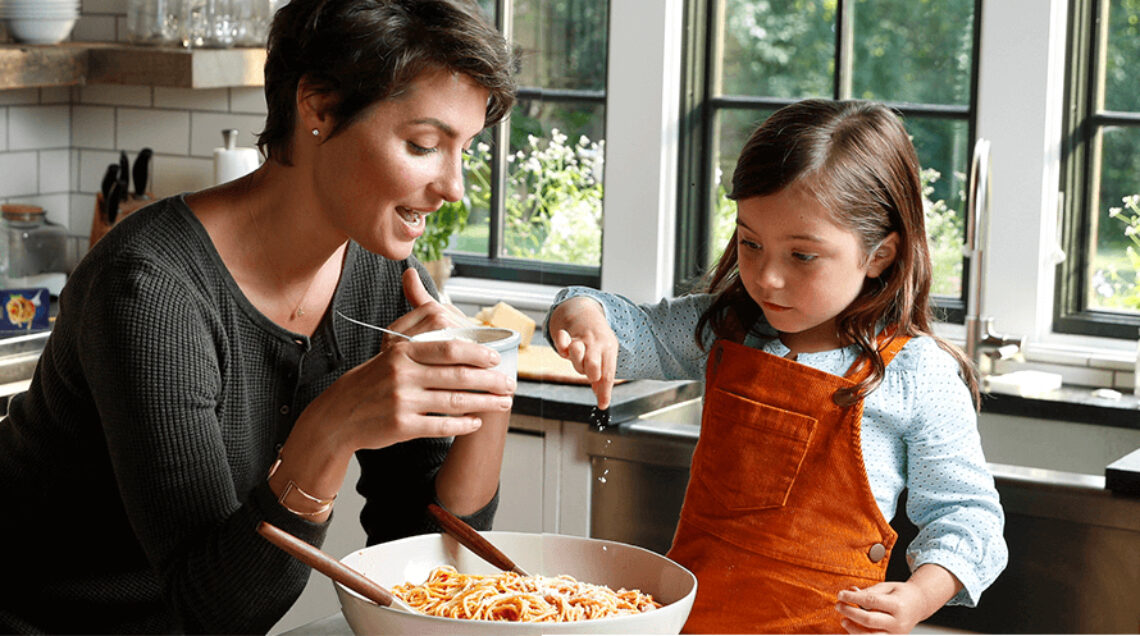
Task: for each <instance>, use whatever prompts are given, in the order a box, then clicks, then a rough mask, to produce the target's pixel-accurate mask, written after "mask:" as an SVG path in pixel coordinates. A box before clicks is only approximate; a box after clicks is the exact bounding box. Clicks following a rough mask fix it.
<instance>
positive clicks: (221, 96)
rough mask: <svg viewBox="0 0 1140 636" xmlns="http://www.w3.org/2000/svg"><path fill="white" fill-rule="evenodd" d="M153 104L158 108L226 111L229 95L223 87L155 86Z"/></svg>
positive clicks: (228, 105) (228, 104)
mask: <svg viewBox="0 0 1140 636" xmlns="http://www.w3.org/2000/svg"><path fill="white" fill-rule="evenodd" d="M154 105H155V106H157V107H159V108H180V109H183V110H216V111H221V112H226V111H228V110H229V109H230V95H229V91H227V90H226V89H224V88H212V89H192V88H164V87H161V86H156V87H155V88H154Z"/></svg>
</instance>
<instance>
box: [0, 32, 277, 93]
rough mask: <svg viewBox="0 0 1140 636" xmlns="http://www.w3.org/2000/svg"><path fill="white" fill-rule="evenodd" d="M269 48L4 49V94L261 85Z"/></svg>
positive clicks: (0, 76) (0, 60) (0, 84)
mask: <svg viewBox="0 0 1140 636" xmlns="http://www.w3.org/2000/svg"><path fill="white" fill-rule="evenodd" d="M264 66H265V49H264V48H233V49H194V50H188V49H181V48H172V47H170V48H168V47H143V46H130V45H124V44H113V43H101V42H67V43H63V44H53V45H30V44H0V90H2V89H12V88H32V87H46V86H75V85H83V84H131V85H138V86H168V87H176V88H224V87H230V86H262V85H263V83H264V76H263V70H264Z"/></svg>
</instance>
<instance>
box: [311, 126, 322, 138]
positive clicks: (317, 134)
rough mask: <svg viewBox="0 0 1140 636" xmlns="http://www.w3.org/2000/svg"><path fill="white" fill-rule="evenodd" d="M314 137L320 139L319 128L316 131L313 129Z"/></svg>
mask: <svg viewBox="0 0 1140 636" xmlns="http://www.w3.org/2000/svg"><path fill="white" fill-rule="evenodd" d="M313 136H314V137H320V136H321V131H320V129H319V128H314V129H313Z"/></svg>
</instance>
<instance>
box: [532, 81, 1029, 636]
mask: <svg viewBox="0 0 1140 636" xmlns="http://www.w3.org/2000/svg"><path fill="white" fill-rule="evenodd" d="M730 198H732V199H733V200H735V201H736V202H737V206H738V213H737V227H736V232H735V234H734V235H733V237H732V240H731V241H730V242H729V244H728V246H727V247H726V249H725V252H724V255H723V256H722V257H721V260H720V262H719V263H718V265H717V267H716V270H715V271H714V273H713V275H712V277H711V281H710V283H709V286H708V290H707V293H704V294H694V295H690V296H685V297H681V298H678V299H675V300H664V301H662V302H660V303H659V304H656V305H643V306H637V305H634V304H633V303H631V302H630V301H628V300H627V299H625V298H622V297H620V296H615V295H611V294H604V293H601V292H596V291H593V290H589V289H585V288H569V289H566V290H563V291H562V292H561V293H560V294H559V297H558V298H557V299H556V301H555V305H554V307H553V308H552V310H551V313H550V315H549V316H548V324H547V333H548V334H551V335H552V341H553V344H554V345H555V347H556V348H557V349H558V351H559V352H560V353H561V354H562V355H564V356H565V357H567V358H569V359H570V360H571V361H572V362H573V363H574V365H575V367H576V368H578V370H579V371H581V372H582V373H585V374H586V375H587V376H589V378H590V380H591V381H592V383H593V387H594V391H595V393H596V394H597V396H598V405H599V406H600V407H603V408H604V407H606V406H608V405H609V399H610V391H611V389H612V386H613V380H614V377H615V373H616V374H618V375H620V376H621V377H625V378H669V379H677V378H694V379H695V378H701V377H703V378H704V380H705V399H704V414H703V418H702V421H701V435H700V440H699V442H698V443H697V448H696V451H695V453H694V455H693V463H692V470H691V478H690V481H689V487H688V490H687V492H686V495H685V503H684V506H683V509H682V511H681V518H680V522H679V525H678V528H677V533H676V535H675V537H674V540H673V547H672V549H671V550H670V552H669V556H670V557H671V558H673V559H675V560H677V561H678V562H680V563H681V564H683V565H685V566H686V567H688V568H690V569H691V570H692V571H693V572H694V573H695V574H696V575H697V578H698V580H699V588H698V591H697V599H696V603H695V604H694V606H693V611H692V613H691V615H690V617H689V621H688V623H687V624H686V626H685V630H686V631H688V632H760V633H775V632H801V633H802V632H831V633H834V632H841V631H843V630H846V631H848V632H851V633H862V632H865V631H887V632H896V633H901V632H908V631H910V630H911V628H913V627H914V626H915V624H917V623H918V622H920V621H922V620H924V619H926V618H927V617H929V616H930V615H931V614H933V613H934V612H935V611H936V610H938V609H939V608H940V607H942V606H943V605H944V604H946V603H947V602H950V603H952V604H965V605H970V606H972V605H974V604H976V603H977V601H978V597H979V596H980V595H981V593H982V591H983V590H984V589H985V588H986V587H987V586H989V585H990V583H992V582H993V580H994V579H995V578H996V577H997V575H998V573H1000V572H1001V570H1002V569H1003V568H1004V567H1005V563H1006V559H1007V552H1006V545H1005V542H1004V540H1003V538H1002V527H1003V523H1004V516H1003V513H1002V509H1001V506H1000V504H999V503H998V495H997V492H996V490H995V488H994V483H993V478H992V477H991V475H990V474H989V472H988V471H987V469H986V464H985V458H984V457H983V454H982V448H981V443H980V439H979V437H978V432H977V429H976V413H975V410H974V405H975V403H976V400H977V382H976V378H975V373H974V370H973V368H972V367H971V365H970V364H969V362H968V361H967V360H966V359H965V357H964V356H963V355H962V354H961V352H959V351H958V350H957V349H955V348H954V347H953V346H951V345H949V344H948V343H946V342H944V341H942V340H940V339H939V338H937V337H936V336H934V335H933V333H932V331H931V327H930V323H931V312H930V306H929V296H930V277H931V266H930V255H929V251H928V248H927V244H926V232H925V228H924V223H923V206H922V197H921V189H920V184H919V168H918V160H917V158H916V156H915V152H914V148H913V146H912V145H911V143H910V140H909V138H908V136H907V133H906V130H905V129H904V127H903V126H902V124H901V122H900V121H899V118H898V117H897V116H896V115H895V114H894V113H893V112H892V111H890V110H889V109H887V108H885V107H883V106H881V105H878V104H873V103H867V102H853V101H848V102H834V101H826V100H808V101H804V102H800V103H797V104H793V105H791V106H788V107H785V108H783V109H781V110H780V111H778V112H776V113H775V114H774V115H772V116H771V117H770V118H769V119H768V120H767V121H766V122H765V123H764V124H763V125H762V126H761V127H760V128H759V129H758V130H756V132H755V133H753V135H752V137H751V138H750V139H749V140H748V143H747V144H746V146H745V148H744V151H743V153H742V154H741V157H740V159H739V162H738V163H737V166H736V172H735V174H734V175H733V179H732V194H731V195H730ZM694 335H695V337H694ZM904 488H906V489H907V490H908V492H909V495H908V505H907V513H908V515H909V516H910V518H911V520H912V521H913V522H914V523H915V524H916V525H917V526H918V528H919V534H918V536H917V537H916V538H915V540H914V542H913V543H911V544H910V546H909V547H908V549H907V554H906V556H907V562H908V563H909V565H910V568H911V572H912V573H911V576H910V578H909V579H908V580H907V581H906V582H884V578H885V575H886V569H887V562H888V560H889V559H890V555H891V551H892V549H893V548H894V546H895V540H896V538H897V535H896V533H895V532H894V531H893V530H892V529H891V527H890V525H889V524H888V521H889V520H890V519H891V518H892V517H893V516H894V514H895V506H896V502H897V499H898V496H899V493H900V492H901V491H902V490H903V489H904Z"/></svg>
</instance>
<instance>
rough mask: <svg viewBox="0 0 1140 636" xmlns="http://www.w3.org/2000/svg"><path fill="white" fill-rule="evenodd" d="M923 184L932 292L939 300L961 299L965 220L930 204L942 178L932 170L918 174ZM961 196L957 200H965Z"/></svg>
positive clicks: (944, 207)
mask: <svg viewBox="0 0 1140 636" xmlns="http://www.w3.org/2000/svg"><path fill="white" fill-rule="evenodd" d="M919 176H920V178H921V181H922V202H923V206H924V207H925V212H926V241H927V244H928V245H929V246H930V260H931V263H932V265H933V272H932V278H933V280H932V282H931V289H930V292H931V293H932V294H934V295H936V296H960V295H961V294H962V248H963V247H964V245H965V242H964V238H963V237H964V236H965V232H964V230H963V227H962V216H961V214H959V212H958V211H957V210H955V209H953V208H951V207H949V206H948V205H946V201H944V200H942V199H938V200H936V201H931V200H930V198H931V195H932V194H933V192H934V189H935V184H936V183H937V182H938V180H939V179H940V178H941V177H942V175H941V174H940V173H939V172H938V171H937V170H935V169H933V168H927V169H925V170H923V171H922V172H921V173H920V174H919ZM957 177H958V179H957V181H958V183H960V184H964V183H965V180H964V178H963V175H957ZM962 198H963V196H962V193H961V192H959V193H958V200H962Z"/></svg>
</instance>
